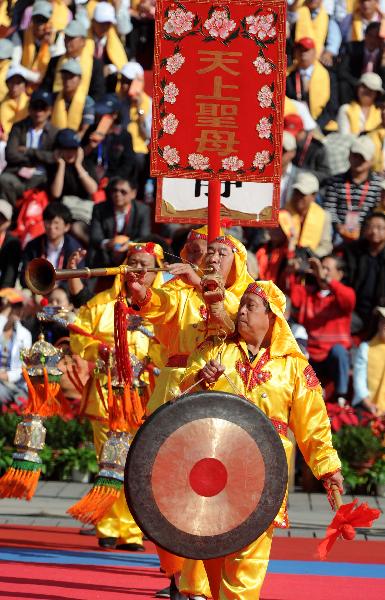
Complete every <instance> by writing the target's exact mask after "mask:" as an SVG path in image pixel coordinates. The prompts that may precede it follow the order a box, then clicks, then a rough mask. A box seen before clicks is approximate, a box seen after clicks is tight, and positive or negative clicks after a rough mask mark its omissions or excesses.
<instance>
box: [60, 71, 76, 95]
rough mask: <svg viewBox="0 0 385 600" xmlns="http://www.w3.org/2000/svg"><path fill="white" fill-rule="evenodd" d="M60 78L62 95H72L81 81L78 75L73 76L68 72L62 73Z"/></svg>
mask: <svg viewBox="0 0 385 600" xmlns="http://www.w3.org/2000/svg"><path fill="white" fill-rule="evenodd" d="M61 76H62V81H63V92H64V94H74V93H75V92H76V90H77V89H78V87H79V84H80V81H81V77H80V75H74V74H73V73H70V72H69V71H62V72H61Z"/></svg>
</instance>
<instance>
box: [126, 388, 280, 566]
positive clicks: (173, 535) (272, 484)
mask: <svg viewBox="0 0 385 600" xmlns="http://www.w3.org/2000/svg"><path fill="white" fill-rule="evenodd" d="M192 402H193V403H194V404H193V406H194V421H196V420H198V419H207V418H214V419H223V420H225V421H229V422H230V423H232V424H235V425H238V426H240V427H241V428H242V429H243V430H244V431H245V432H246V433H247V434H249V436H250V437H251V438H252V440H253V441H254V442H255V444H256V447H257V448H256V449H261V448H262V449H263V452H262V455H263V462H264V467H265V474H267V477H268V481H267V482H266V481H265V482H264V487H263V490H262V493H261V496H260V499H259V502H258V504H257V506H256V508H255V509H254V510H253V511H252V513H251V514H250V516H249V517H248V518H246V519H245V520H244V521H243V522H242V523H240V524H239V525H238V526H237V527H235V528H233V529H231V530H230V531H227V532H225V533H220V534H218V535H210V536H207V535H203V536H202V535H194V534H191V533H187V532H185V531H182V530H181V529H179V528H178V527H176V526H175V525H173V524H172V523H171V522H170V521H169V520H168V519H166V517H165V516H164V515H163V513H162V512H161V511H160V509H159V507H158V504H157V502H156V500H155V496H154V492H153V489H152V474H153V466H154V462H155V460H156V457H157V455H158V452H159V450H160V449H161V448H162V446H163V444H164V443H165V442H166V440H167V439H168V438H169V437H170V436H171V435H172V434H173V433H174V432H176V431H177V430H178V429H179V428H180V427H182V426H184V425H187V424H189V423H191V417H189V414H190V415H191V412H190V411H189V410H188V407H189V406H190V405H191V403H192ZM197 443H199V442H197ZM287 480H288V468H287V460H286V454H285V450H284V447H283V444H282V441H281V439H280V437H279V435H278V433H277V432H276V430H275V428H274V426H273V425H272V423H271V422H270V420H269V418H268V417H267V416H266V415H265V414H264V413H263V412H262V411H261V410H260V409H259V408H258V407H257V406H255V405H254V404H252V403H251V402H249V401H247V400H246V399H244V398H242V397H240V396H236V395H234V394H230V393H227V392H215V391H214V392H196V393H193V394H189V395H186V396H182V397H181V398H179V399H178V400H177V401H176V402H174V403H167V404H164V405H163V406H161V407H159V408H158V409H157V410H156V411H155V412H154V413H153V414H152V415H151V416H150V417H148V419H146V421H145V423H144V424H143V425H142V427H141V428H140V429H139V431H138V433H137V434H136V436H135V438H134V440H133V442H132V444H131V447H130V450H129V452H128V456H127V461H126V465H125V474H124V491H125V495H126V500H127V504H128V507H129V509H130V511H131V513H132V515H133V517H134V519H135V521H136V522H137V524H138V525H139V527H140V528H141V529H142V531H143V532H144V533H145V534H146V535H147V537H148V538H149V539H151V540H152V541H153V542H154V543H156V544H157V545H158V546H160V547H162V548H164V549H165V550H167V551H169V552H171V553H174V554H178V555H179V556H183V557H186V558H193V559H210V558H217V557H219V556H225V555H228V554H232V553H234V552H237V551H238V550H240V549H242V548H244V547H245V546H247V545H248V544H250V543H251V542H252V541H254V540H256V539H257V538H258V537H259V536H260V535H261V534H262V533H263V532H264V531H266V529H267V528H268V527H269V526H270V525H271V523H272V522H273V521H274V518H275V517H276V515H277V513H278V511H279V509H280V507H281V504H282V501H283V499H284V496H285V493H286V489H287Z"/></svg>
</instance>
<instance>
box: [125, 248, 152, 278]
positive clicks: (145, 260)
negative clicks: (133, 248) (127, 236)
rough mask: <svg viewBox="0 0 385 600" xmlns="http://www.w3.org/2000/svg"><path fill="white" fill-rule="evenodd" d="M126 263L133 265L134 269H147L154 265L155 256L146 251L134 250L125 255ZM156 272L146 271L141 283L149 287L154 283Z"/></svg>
mask: <svg viewBox="0 0 385 600" xmlns="http://www.w3.org/2000/svg"><path fill="white" fill-rule="evenodd" d="M127 265H128V266H129V267H134V269H149V268H151V267H152V268H153V267H155V266H156V264H155V256H153V255H152V254H149V253H148V252H134V253H133V254H129V255H128V257H127ZM155 277H156V273H154V272H152V273H146V274H145V276H144V279H143V284H144V285H145V286H146V287H150V286H151V285H152V284H153V283H154V279H155Z"/></svg>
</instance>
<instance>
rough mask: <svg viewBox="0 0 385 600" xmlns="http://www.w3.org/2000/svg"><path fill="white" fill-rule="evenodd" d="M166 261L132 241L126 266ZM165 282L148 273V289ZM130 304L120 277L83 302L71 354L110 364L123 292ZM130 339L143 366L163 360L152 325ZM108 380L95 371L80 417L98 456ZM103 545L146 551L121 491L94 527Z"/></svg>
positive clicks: (150, 246) (135, 329)
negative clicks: (89, 429) (89, 428)
mask: <svg viewBox="0 0 385 600" xmlns="http://www.w3.org/2000/svg"><path fill="white" fill-rule="evenodd" d="M162 261H163V250H162V248H161V247H160V246H159V245H157V244H154V243H152V242H148V243H143V244H141V243H139V242H138V243H132V244H130V247H129V249H128V253H127V258H126V263H127V264H128V265H129V266H131V267H135V268H150V267H155V266H157V265H158V266H160V265H161V263H162ZM162 284H163V277H162V273H159V272H158V273H154V272H146V274H145V276H144V285H145V286H146V288H147V287H150V286H152V287H154V288H155V287H160V286H161V285H162ZM121 293H122V294H123V297H124V298H125V301H126V303H127V305H128V306H129V307H130V306H131V294H130V292H129V290H128V289H127V288H126V287H125V284H124V282H123V285H122V281H121V276H120V275H117V276H116V278H115V281H114V285H113V286H112V287H111V288H110V289H109V290H106V291H104V292H100V293H99V294H97V295H96V296H94V298H92V299H91V300H89V301H88V302H87V304H85V305H84V306H83V307H82V308H81V309H80V310H79V313H78V315H77V318H76V320H75V322H74V323H73V324H72V325H71V326H70V344H71V351H72V353H73V354H75V355H79V356H80V357H81V358H85V359H86V360H88V361H92V362H96V361H97V360H98V359H101V360H103V361H104V362H106V361H108V358H109V355H110V354H111V353H112V352H113V348H114V306H115V301H116V300H117V298H118V297H119V295H120V294H121ZM127 340H128V345H129V351H130V355H133V356H134V357H136V359H138V360H139V361H141V362H143V363H144V362H145V361H146V360H147V359H151V360H152V361H153V362H154V361H156V360H159V352H158V351H157V350H158V349H157V346H158V344H156V341H155V339H154V336H153V329H152V327H151V325H149V324H144V323H138V324H137V325H136V326H135V323H133V324H132V327H131V326H129V329H128V332H127ZM106 398H107V376H106V375H105V374H103V373H100V374H98V373H96V372H95V375H94V377H92V378H91V380H90V381H89V383H88V384H87V385H86V387H85V389H84V393H83V398H82V408H81V413H82V414H83V415H84V416H86V417H88V418H89V419H90V421H91V423H92V428H93V432H94V443H95V449H96V453H97V455H99V454H100V451H101V448H102V445H103V443H104V442H105V440H106V436H107V432H108V414H107V410H106ZM96 530H97V536H98V538H99V545H100V546H101V547H102V548H114V547H118V548H120V549H124V550H142V549H143V545H142V532H141V531H140V529H139V527H138V526H137V525H136V523H135V522H134V520H133V518H132V516H131V514H130V512H129V510H128V508H127V504H126V501H125V498H124V493H123V492H122V493H121V495H120V496H119V498H118V500H116V502H115V503H114V505H113V507H112V509H111V510H110V511H108V512H107V514H106V515H105V516H104V517H103V519H102V520H101V521H99V522H98V523H97V526H96Z"/></svg>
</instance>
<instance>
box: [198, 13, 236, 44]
mask: <svg viewBox="0 0 385 600" xmlns="http://www.w3.org/2000/svg"><path fill="white" fill-rule="evenodd" d="M236 26H237V24H236V22H235V21H233V20H232V19H229V17H228V16H227V12H226V11H225V10H214V12H213V14H212V15H211V17H210V19H207V20H206V21H205V22H204V24H203V27H204V28H205V29H207V30H208V32H209V34H210V35H211V37H213V38H218V37H219V38H220V39H221V40H225V39H226V38H227V37H229V35H230V33H231V32H232V31H234V29H235V28H236Z"/></svg>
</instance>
